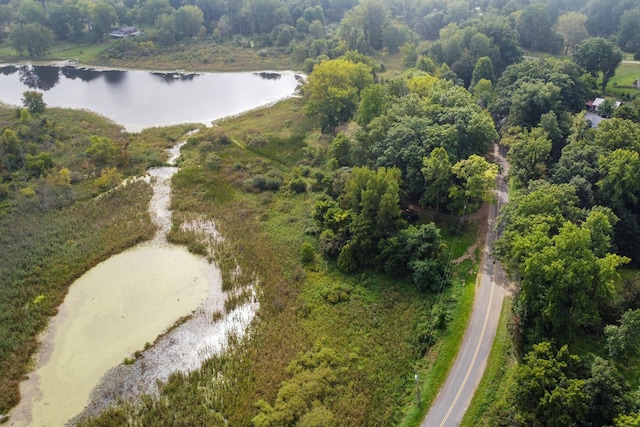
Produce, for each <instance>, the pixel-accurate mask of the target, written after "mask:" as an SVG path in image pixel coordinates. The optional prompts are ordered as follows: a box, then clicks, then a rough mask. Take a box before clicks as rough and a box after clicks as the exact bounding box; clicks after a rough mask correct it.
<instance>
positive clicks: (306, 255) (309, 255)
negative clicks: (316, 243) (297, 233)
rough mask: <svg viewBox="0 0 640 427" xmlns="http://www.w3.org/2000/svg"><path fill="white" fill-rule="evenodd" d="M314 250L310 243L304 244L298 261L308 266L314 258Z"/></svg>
mask: <svg viewBox="0 0 640 427" xmlns="http://www.w3.org/2000/svg"><path fill="white" fill-rule="evenodd" d="M315 255H316V250H315V248H314V247H313V245H312V244H311V243H308V242H304V243H303V244H302V248H301V249H300V259H301V260H302V262H303V263H304V264H310V263H312V262H313V259H314V258H315Z"/></svg>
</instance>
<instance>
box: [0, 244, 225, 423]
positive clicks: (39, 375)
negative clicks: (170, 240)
mask: <svg viewBox="0 0 640 427" xmlns="http://www.w3.org/2000/svg"><path fill="white" fill-rule="evenodd" d="M213 268H215V267H214V266H212V265H211V264H209V263H207V262H206V261H205V260H204V259H202V258H201V257H197V256H195V255H192V254H190V253H189V252H188V251H187V250H186V249H184V248H181V247H175V246H166V247H151V246H139V247H137V248H135V249H133V250H130V251H127V252H124V253H121V254H119V255H116V256H114V257H112V258H110V259H108V260H106V261H105V262H103V263H101V264H99V265H98V266H96V267H95V268H93V269H92V270H90V271H89V272H87V273H86V274H85V275H84V276H82V277H81V278H80V279H78V280H77V281H76V282H75V283H74V285H73V286H72V287H71V288H70V290H69V294H68V295H67V297H66V299H65V301H64V303H63V305H62V306H61V307H60V311H59V314H58V315H57V316H56V317H55V318H54V319H53V320H52V322H51V324H50V326H49V329H48V331H47V332H46V336H45V338H44V339H43V344H42V345H43V348H42V351H41V354H40V361H39V364H38V365H39V366H38V369H37V370H36V371H35V372H33V373H32V374H31V375H30V379H29V380H28V381H26V382H23V384H22V385H21V394H22V401H21V403H20V405H19V406H18V407H17V408H15V410H14V411H13V413H12V416H11V421H12V425H34V426H61V425H64V423H65V422H66V421H67V420H69V419H71V418H72V417H74V416H75V415H76V414H78V413H79V412H80V411H82V409H83V408H84V407H85V405H87V403H88V397H89V394H90V392H91V389H92V388H93V387H94V386H95V385H96V384H97V383H98V382H99V380H100V378H101V377H102V376H103V375H104V374H105V373H106V372H107V371H108V370H109V369H110V368H111V367H113V366H114V365H117V364H119V363H121V362H122V361H123V360H124V358H125V357H129V356H131V354H132V353H133V352H135V351H136V350H141V349H142V347H143V346H144V344H145V343H146V342H153V341H154V340H155V339H156V337H157V336H158V335H160V334H161V333H163V332H164V331H165V330H166V329H167V327H168V326H170V325H171V324H172V323H173V322H175V321H177V320H178V319H180V318H181V317H183V316H186V315H189V314H190V313H191V312H192V311H193V310H195V309H196V308H197V307H198V306H199V305H200V304H201V302H202V301H203V300H204V299H205V297H206V295H207V290H208V288H209V285H210V280H211V278H212V271H211V269H213Z"/></svg>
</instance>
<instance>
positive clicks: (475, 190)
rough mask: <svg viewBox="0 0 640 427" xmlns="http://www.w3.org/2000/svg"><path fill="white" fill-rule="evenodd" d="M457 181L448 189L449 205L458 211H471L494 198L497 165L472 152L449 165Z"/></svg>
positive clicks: (496, 183)
mask: <svg viewBox="0 0 640 427" xmlns="http://www.w3.org/2000/svg"><path fill="white" fill-rule="evenodd" d="M451 172H452V173H453V175H454V176H455V177H456V178H457V182H456V183H455V184H454V185H453V186H452V187H451V188H450V189H449V200H450V204H451V206H452V207H453V208H454V209H452V210H456V211H458V212H460V213H464V212H473V211H475V210H477V209H478V208H479V207H480V204H481V203H482V202H485V201H487V202H488V201H492V200H493V199H494V197H495V196H494V194H493V191H494V190H495V189H496V187H497V185H498V182H497V178H498V165H496V164H492V163H489V162H487V161H486V160H485V159H484V158H483V157H480V156H478V155H475V154H472V155H471V156H469V158H468V159H463V160H460V161H459V162H458V163H456V164H455V165H453V166H452V167H451Z"/></svg>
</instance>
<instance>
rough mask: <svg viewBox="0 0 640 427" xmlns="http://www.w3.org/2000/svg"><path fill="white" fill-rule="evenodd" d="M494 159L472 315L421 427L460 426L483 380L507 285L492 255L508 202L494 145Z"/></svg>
mask: <svg viewBox="0 0 640 427" xmlns="http://www.w3.org/2000/svg"><path fill="white" fill-rule="evenodd" d="M494 156H495V158H496V160H497V161H498V162H499V164H500V165H501V166H502V170H501V172H500V175H499V177H498V190H497V204H494V205H491V206H490V207H489V208H490V209H489V215H488V221H489V231H488V232H487V237H486V242H485V247H484V251H483V257H482V261H481V266H480V272H479V277H478V280H477V281H476V287H477V289H476V299H475V301H474V304H473V312H472V314H471V318H470V319H469V324H468V325H467V330H466V331H465V334H464V337H463V339H462V345H461V347H460V350H459V351H458V357H457V358H456V361H455V363H454V364H453V367H452V368H451V371H449V375H448V377H447V380H446V382H445V383H444V385H443V386H442V389H440V393H439V394H438V396H437V397H436V400H435V402H434V404H433V405H432V406H431V409H430V410H429V413H428V414H427V417H426V418H425V420H424V421H423V422H422V424H421V427H445V426H457V425H459V424H460V422H461V421H462V417H463V416H464V413H465V412H466V410H467V408H468V407H469V403H470V402H471V398H472V397H473V394H474V393H475V391H476V388H477V387H478V384H479V383H480V380H481V379H482V375H483V374H484V370H485V367H486V365H487V359H488V357H489V352H490V351H491V345H492V344H493V339H494V337H495V335H496V329H497V327H498V319H499V318H500V311H501V308H502V301H503V299H504V295H505V292H507V287H508V283H509V282H508V280H507V277H506V274H505V273H504V271H503V270H502V268H501V267H500V264H499V263H498V262H496V261H495V260H494V259H493V257H492V256H491V243H492V242H493V241H494V240H495V239H496V237H497V236H496V235H497V231H496V227H495V222H496V216H497V213H498V210H499V208H500V206H502V204H504V203H506V202H507V199H508V193H507V184H506V182H505V176H506V175H507V173H508V165H507V163H506V161H505V160H504V157H503V156H502V154H501V153H500V151H499V147H498V145H497V144H496V145H495V146H494Z"/></svg>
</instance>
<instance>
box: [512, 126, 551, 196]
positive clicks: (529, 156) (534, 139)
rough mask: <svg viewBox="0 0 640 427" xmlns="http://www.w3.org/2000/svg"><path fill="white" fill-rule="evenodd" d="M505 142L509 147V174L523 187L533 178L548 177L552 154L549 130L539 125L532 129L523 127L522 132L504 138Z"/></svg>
mask: <svg viewBox="0 0 640 427" xmlns="http://www.w3.org/2000/svg"><path fill="white" fill-rule="evenodd" d="M503 142H504V144H505V145H507V147H509V152H508V153H507V160H508V161H509V166H510V171H509V174H510V175H511V176H513V177H514V178H516V179H517V180H518V182H519V183H520V185H521V186H522V187H526V186H527V184H528V183H529V181H531V180H536V179H540V178H546V176H547V168H548V162H549V155H550V154H551V140H549V137H548V135H547V132H545V131H544V130H543V129H541V128H539V127H536V128H533V129H531V131H528V130H527V129H523V130H522V132H518V133H516V134H515V135H513V136H508V137H506V138H504V139H503Z"/></svg>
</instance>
